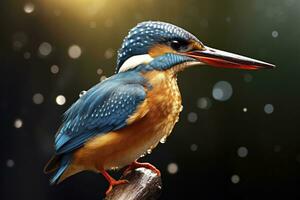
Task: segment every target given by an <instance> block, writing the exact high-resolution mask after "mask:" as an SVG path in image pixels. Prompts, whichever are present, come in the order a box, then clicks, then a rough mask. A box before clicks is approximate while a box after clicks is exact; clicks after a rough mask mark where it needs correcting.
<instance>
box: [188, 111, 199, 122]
mask: <svg viewBox="0 0 300 200" xmlns="http://www.w3.org/2000/svg"><path fill="white" fill-rule="evenodd" d="M197 119H198V115H197V113H194V112H190V113H189V114H188V116H187V120H188V121H189V122H191V123H195V122H196V121H197Z"/></svg>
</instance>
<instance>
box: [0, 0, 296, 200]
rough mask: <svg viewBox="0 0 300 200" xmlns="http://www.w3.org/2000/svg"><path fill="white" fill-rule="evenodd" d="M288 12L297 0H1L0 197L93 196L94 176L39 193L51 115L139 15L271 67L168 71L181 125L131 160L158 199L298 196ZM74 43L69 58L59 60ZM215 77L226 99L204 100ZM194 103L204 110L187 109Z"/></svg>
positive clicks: (97, 181)
mask: <svg viewBox="0 0 300 200" xmlns="http://www.w3.org/2000/svg"><path fill="white" fill-rule="evenodd" d="M32 6H34V9H32ZM299 10H300V1H298V0H248V1H240V0H226V1H225V0H224V1H219V0H184V1H179V0H178V1H174V0H172V1H162V0H127V1H125V0H123V1H122V0H119V1H111V0H73V1H71V0H63V1H62V0H43V1H31V2H29V1H20V0H6V1H5V0H2V1H1V3H0V17H1V29H0V30H1V31H0V36H1V37H0V40H1V43H0V44H1V45H0V55H1V57H0V59H1V60H0V66H1V79H0V83H1V84H0V85H1V99H0V123H1V129H0V136H1V140H0V148H1V149H0V150H1V160H0V161H1V162H0V167H1V174H0V177H1V178H0V181H1V182H0V184H1V187H0V199H1V200H6V199H31V200H34V199H45V200H46V199H55V200H59V199H73V200H75V199H101V198H102V195H103V194H104V191H105V190H106V188H107V182H106V181H105V179H104V178H103V177H102V176H101V175H97V174H94V173H90V172H84V173H80V174H78V175H76V176H73V177H71V178H69V179H67V180H66V181H65V182H63V183H62V184H60V185H58V186H49V182H48V180H49V179H48V178H49V177H48V176H47V175H44V174H43V172H42V169H43V166H44V164H45V163H46V162H47V160H48V159H49V157H50V155H51V154H52V153H53V136H54V134H55V132H56V130H57V128H58V127H59V125H60V123H61V120H62V117H61V116H62V114H63V112H64V111H65V110H66V109H67V108H68V107H69V106H70V105H71V104H72V102H74V101H75V100H76V99H77V98H78V94H79V93H80V91H82V90H87V89H88V88H90V87H91V86H92V85H94V84H96V83H97V82H98V81H99V80H100V78H101V77H102V78H103V76H110V75H112V74H113V72H114V67H115V63H116V51H117V49H118V48H119V47H120V45H121V42H122V39H123V37H124V36H126V34H127V32H128V30H129V29H130V28H132V27H133V26H135V25H136V24H137V23H138V22H141V21H144V20H160V21H167V22H171V23H174V24H176V25H178V26H181V27H183V28H185V29H187V30H189V31H190V32H192V33H193V34H195V35H196V36H198V37H199V39H200V40H202V42H203V43H204V44H206V45H208V46H211V47H215V48H219V49H223V50H226V51H230V52H234V53H239V54H242V55H247V56H250V57H253V58H257V59H261V60H265V61H268V62H271V63H274V64H276V65H277V66H278V68H276V69H275V70H265V71H253V72H252V71H251V72H250V71H241V70H229V69H216V68H209V67H207V66H198V67H194V68H192V69H188V70H186V71H184V72H182V73H181V74H180V75H179V80H178V81H179V86H180V89H181V93H182V97H183V105H184V110H183V112H182V113H181V119H180V121H179V122H178V123H177V125H176V126H175V129H174V131H173V134H172V135H171V136H170V137H169V138H168V140H167V142H166V143H165V144H164V145H159V146H158V147H157V148H156V149H155V150H154V151H153V153H152V154H151V155H149V156H147V157H146V158H143V159H142V160H146V161H150V162H151V163H152V164H154V165H156V166H157V167H158V168H159V169H160V170H161V172H162V179H163V184H164V186H163V193H162V196H161V199H262V198H264V199H300V192H299V187H300V147H299V142H300V132H299V130H298V128H299V114H300V112H299V100H300V93H299V92H300V91H299V86H300V78H299V72H300V59H299V56H300V54H299V52H300V40H299V36H300V12H299ZM44 42H47V43H48V44H50V45H51V48H50V47H49V45H47V44H46V45H45V43H44ZM74 44H76V45H78V46H79V47H80V49H81V56H80V57H79V58H77V59H72V58H70V56H69V54H68V49H69V47H70V46H72V45H74ZM75 50H76V49H75ZM53 65H57V66H58V68H59V72H58V73H52V72H51V66H53ZM99 68H100V69H101V70H102V71H103V72H102V74H100V72H101V70H98V69H99ZM52 70H55V67H52ZM97 70H98V73H99V74H100V75H99V74H97ZM218 81H227V82H228V83H230V84H231V85H232V89H233V94H232V96H231V98H229V99H228V100H227V101H218V100H216V99H215V98H214V97H213V95H212V91H213V87H214V85H215V84H216V83H217V82H218ZM224 92H226V91H224ZM37 94H38V95H37ZM41 95H42V96H41ZM58 95H63V96H64V97H65V98H66V103H65V104H64V105H58V104H57V102H56V97H57V96H58ZM203 97H206V98H207V99H206V100H208V102H209V103H210V104H211V106H210V107H209V108H205V109H201V108H199V106H200V107H202V106H201V105H199V99H200V98H203ZM33 100H34V101H33ZM197 102H198V103H197ZM200 102H201V101H200ZM37 103H38V104H37ZM267 104H270V105H268V106H267V108H268V107H272V108H273V109H274V110H273V112H271V113H269V114H268V111H266V110H265V108H266V107H265V106H266V105H267ZM245 108H247V112H245V110H244V109H245ZM20 122H22V124H20ZM20 125H21V126H20ZM170 163H175V164H176V165H177V166H178V171H177V173H175V174H172V173H170V172H169V171H168V166H169V164H170ZM171 166H174V164H172V165H171ZM112 174H113V175H114V176H115V177H117V176H118V175H119V174H118V173H112Z"/></svg>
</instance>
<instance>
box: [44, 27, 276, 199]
mask: <svg viewBox="0 0 300 200" xmlns="http://www.w3.org/2000/svg"><path fill="white" fill-rule="evenodd" d="M204 64H207V65H210V66H214V67H223V68H235V69H245V70H257V69H272V68H274V67H275V65H273V64H269V63H266V62H263V61H259V60H255V59H251V58H248V57H245V56H240V55H237V54H233V53H228V52H225V51H221V50H217V49H214V48H210V47H208V46H205V45H204V44H203V43H202V42H201V41H200V40H199V39H198V38H197V37H195V36H194V35H193V34H191V33H189V32H188V31H186V30H184V29H182V28H180V27H178V26H175V25H173V24H170V23H166V22H160V21H146V22H141V23H139V24H137V25H136V26H135V27H134V28H133V29H131V30H130V31H129V33H128V35H127V36H126V37H125V39H124V40H123V44H122V46H121V48H120V49H119V51H118V57H117V65H116V69H115V74H114V75H112V76H110V77H109V78H107V79H105V80H104V81H102V82H100V83H98V84H96V85H95V86H93V87H92V88H90V89H89V90H88V91H86V92H85V93H84V94H82V95H81V96H80V98H79V99H78V100H77V101H76V102H75V103H74V104H73V105H72V106H71V107H70V108H69V109H68V110H67V111H66V112H65V113H64V119H63V123H62V125H61V126H60V128H59V129H58V131H57V133H56V135H55V153H54V155H53V157H52V158H51V159H50V161H49V162H48V164H47V165H46V166H45V169H44V171H45V173H49V172H53V173H54V174H53V176H52V178H51V180H50V182H51V183H52V184H55V183H60V182H61V181H63V180H65V179H66V178H68V177H70V176H72V175H74V174H76V173H78V172H81V171H86V170H88V171H94V172H97V173H101V174H102V175H103V176H104V177H105V178H106V179H107V181H108V183H109V188H108V190H107V191H106V194H108V193H109V192H110V191H111V190H112V188H113V187H114V186H116V185H119V184H126V183H127V182H128V181H127V180H116V179H114V178H113V177H111V176H110V175H109V173H108V172H107V171H108V170H112V169H120V168H123V167H126V166H128V167H127V168H126V170H125V172H126V173H127V172H128V171H130V170H133V169H135V168H139V167H145V168H148V169H151V170H152V171H153V172H155V173H157V174H158V175H159V176H160V171H159V170H158V169H157V168H155V167H154V166H153V165H151V164H150V163H140V162H138V161H137V160H138V158H140V157H141V156H142V155H145V153H146V152H147V151H151V150H152V149H153V148H155V147H156V146H157V145H158V144H159V142H160V141H161V140H165V139H166V138H167V137H168V136H169V135H170V133H171V132H172V129H173V127H174V125H175V123H176V122H177V121H178V119H179V114H180V112H181V110H182V105H181V95H180V91H179V88H178V85H177V74H178V73H179V72H180V71H182V70H184V69H186V68H189V67H191V66H195V65H197V66H201V65H204Z"/></svg>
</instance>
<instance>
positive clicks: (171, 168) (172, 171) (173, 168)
mask: <svg viewBox="0 0 300 200" xmlns="http://www.w3.org/2000/svg"><path fill="white" fill-rule="evenodd" d="M167 170H168V172H169V173H170V174H176V173H177V172H178V165H177V164H176V163H170V164H168V167H167Z"/></svg>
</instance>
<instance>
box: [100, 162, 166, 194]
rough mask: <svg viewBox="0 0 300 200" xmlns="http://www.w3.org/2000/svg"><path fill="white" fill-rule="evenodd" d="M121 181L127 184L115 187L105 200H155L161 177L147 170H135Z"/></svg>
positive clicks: (160, 185)
mask: <svg viewBox="0 0 300 200" xmlns="http://www.w3.org/2000/svg"><path fill="white" fill-rule="evenodd" d="M121 179H126V180H128V181H129V183H128V184H122V185H118V186H115V187H114V188H113V190H112V191H111V192H110V193H109V194H108V195H107V196H106V198H105V200H156V199H158V197H159V196H160V193H161V188H162V183H161V177H160V176H158V175H157V174H156V173H154V172H153V171H151V170H149V169H146V168H138V169H135V170H133V171H131V172H129V173H128V174H126V175H125V176H122V177H121Z"/></svg>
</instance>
